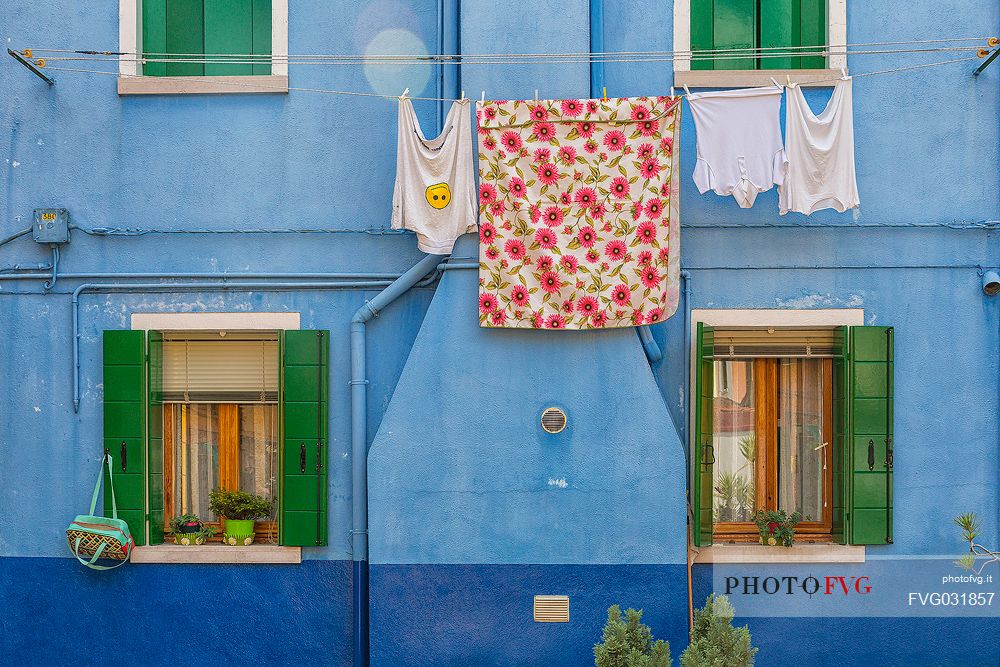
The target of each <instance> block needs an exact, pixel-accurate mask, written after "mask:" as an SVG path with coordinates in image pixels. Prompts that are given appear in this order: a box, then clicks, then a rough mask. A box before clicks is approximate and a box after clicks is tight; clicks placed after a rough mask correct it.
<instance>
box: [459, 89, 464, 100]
mask: <svg viewBox="0 0 1000 667" xmlns="http://www.w3.org/2000/svg"><path fill="white" fill-rule="evenodd" d="M459 99H460V100H461V101H463V102H464V101H465V91H464V90H463V91H462V96H461V97H459Z"/></svg>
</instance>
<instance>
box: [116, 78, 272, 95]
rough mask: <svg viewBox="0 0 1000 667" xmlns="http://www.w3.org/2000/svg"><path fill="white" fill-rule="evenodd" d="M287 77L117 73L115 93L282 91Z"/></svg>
mask: <svg viewBox="0 0 1000 667" xmlns="http://www.w3.org/2000/svg"><path fill="white" fill-rule="evenodd" d="M287 92H288V77H287V76H275V75H260V76H173V77H169V76H120V77H118V94H119V95H225V94H228V95H245V94H248V93H249V94H258V95H259V94H262V93H270V94H279V95H280V94H284V93H287Z"/></svg>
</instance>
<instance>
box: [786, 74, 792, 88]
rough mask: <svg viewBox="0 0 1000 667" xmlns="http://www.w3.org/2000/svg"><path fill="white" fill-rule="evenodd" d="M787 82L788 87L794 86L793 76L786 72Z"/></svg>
mask: <svg viewBox="0 0 1000 667" xmlns="http://www.w3.org/2000/svg"><path fill="white" fill-rule="evenodd" d="M785 83H787V84H788V87H789V88H791V87H792V77H790V76H789V75H787V74H786V75H785Z"/></svg>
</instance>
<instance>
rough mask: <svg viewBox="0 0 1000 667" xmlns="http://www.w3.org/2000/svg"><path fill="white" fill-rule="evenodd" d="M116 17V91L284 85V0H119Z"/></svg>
mask: <svg viewBox="0 0 1000 667" xmlns="http://www.w3.org/2000/svg"><path fill="white" fill-rule="evenodd" d="M119 21H120V27H119V42H120V51H121V52H122V53H123V55H122V56H121V59H120V61H119V70H120V74H121V76H120V78H119V80H118V92H119V94H143V93H146V94H149V93H159V94H166V93H281V92H287V90H288V76H287V75H288V62H287V55H288V0H119ZM149 77H157V78H158V79H159V80H156V79H151V78H149Z"/></svg>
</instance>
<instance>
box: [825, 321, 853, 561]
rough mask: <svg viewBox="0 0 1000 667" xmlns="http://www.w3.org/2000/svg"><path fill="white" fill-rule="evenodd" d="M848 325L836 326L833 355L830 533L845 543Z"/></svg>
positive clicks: (848, 418)
mask: <svg viewBox="0 0 1000 667" xmlns="http://www.w3.org/2000/svg"><path fill="white" fill-rule="evenodd" d="M849 334H850V332H849V327H838V328H837V331H836V334H835V336H834V339H835V343H834V346H835V349H836V350H837V354H838V356H836V357H834V359H833V443H832V446H833V453H832V454H831V456H830V459H831V461H832V462H833V489H831V491H832V494H833V523H832V528H831V533H832V534H833V539H834V541H835V542H837V543H838V544H847V494H848V486H847V485H848V480H849V477H850V476H849V475H848V474H847V471H848V470H850V468H851V456H850V446H849V443H850V441H851V439H850V437H849V434H848V431H849V429H850V411H849V410H848V407H849V405H850V401H849V400H848V361H847V360H848V358H849V357H850V349H849V347H848V342H849Z"/></svg>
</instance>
